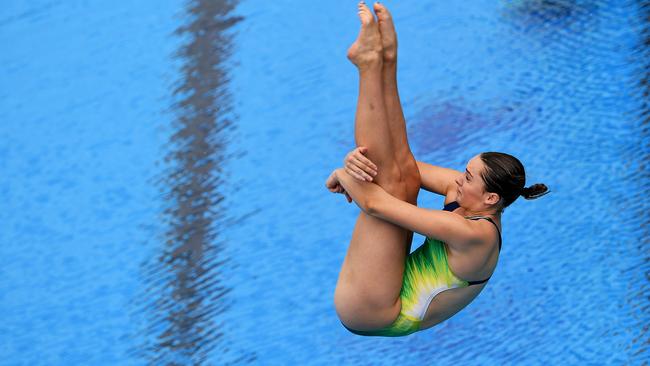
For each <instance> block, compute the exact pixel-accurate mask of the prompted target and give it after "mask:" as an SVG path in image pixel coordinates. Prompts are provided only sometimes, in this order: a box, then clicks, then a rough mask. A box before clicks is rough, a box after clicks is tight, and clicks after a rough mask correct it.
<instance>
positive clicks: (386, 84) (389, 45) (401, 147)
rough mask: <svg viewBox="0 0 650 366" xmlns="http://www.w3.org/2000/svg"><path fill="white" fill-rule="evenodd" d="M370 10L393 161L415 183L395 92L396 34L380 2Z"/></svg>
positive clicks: (415, 171)
mask: <svg viewBox="0 0 650 366" xmlns="http://www.w3.org/2000/svg"><path fill="white" fill-rule="evenodd" d="M374 10H375V13H376V14H377V23H378V28H379V33H380V34H381V42H382V56H383V65H382V66H383V67H382V88H383V92H384V105H385V106H386V116H387V119H388V123H389V128H390V135H391V137H392V141H393V145H394V146H393V149H394V150H393V151H394V154H395V159H396V160H397V161H398V164H399V166H400V168H401V171H402V174H403V175H407V176H413V177H414V178H416V179H415V180H416V181H418V182H419V180H420V172H419V170H418V168H417V164H416V162H415V158H414V157H413V153H412V152H411V148H410V146H409V143H408V138H407V133H406V121H405V119H404V112H403V111H402V104H401V102H400V99H399V93H398V89H397V33H396V32H395V26H394V24H393V19H392V16H391V14H390V12H389V11H388V9H386V7H385V6H384V5H382V4H380V3H375V4H374ZM416 192H417V191H416ZM409 198H412V197H409ZM415 198H417V197H415ZM412 203H415V202H412Z"/></svg>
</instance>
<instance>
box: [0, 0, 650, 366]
mask: <svg viewBox="0 0 650 366" xmlns="http://www.w3.org/2000/svg"><path fill="white" fill-rule="evenodd" d="M386 5H387V6H388V7H389V9H391V10H392V11H393V16H394V19H395V22H396V27H397V32H398V36H399V47H400V49H399V52H400V56H399V60H400V61H399V75H398V79H399V87H400V94H401V98H402V102H403V105H404V110H405V114H406V119H407V123H408V133H409V139H410V142H411V146H412V149H413V151H414V154H415V156H416V158H417V159H418V160H422V161H426V162H429V163H432V164H435V165H441V166H446V167H450V168H455V169H463V168H464V166H465V164H466V163H467V161H468V160H469V159H470V158H471V157H472V156H474V155H476V154H477V153H479V152H482V151H504V152H507V153H510V154H513V155H515V156H517V157H518V158H519V159H520V160H521V161H522V162H523V163H524V165H525V167H526V173H527V184H528V185H530V184H533V183H537V182H543V183H545V184H547V185H548V186H549V187H550V188H551V190H552V193H551V194H549V195H547V196H544V197H543V198H541V199H539V200H536V201H524V200H520V201H517V202H515V203H514V204H513V205H512V206H511V207H510V208H508V209H507V210H506V213H505V214H504V216H503V219H502V221H503V251H502V252H501V256H500V260H499V264H498V267H497V269H496V272H495V274H494V275H493V276H492V279H491V280H490V283H489V284H488V286H487V287H486V288H485V290H484V291H483V292H482V293H481V295H480V296H479V297H478V298H477V299H476V300H475V301H474V302H473V303H472V304H470V305H469V306H468V307H467V308H466V309H464V310H463V311H462V312H461V313H459V314H458V315H456V316H455V317H453V318H452V319H450V320H448V321H446V322H444V323H443V324H440V325H438V326H436V327H435V328H432V329H429V330H426V331H423V332H419V333H416V334H414V335H412V336H408V337H403V338H367V337H359V336H356V335H353V334H351V333H349V332H348V331H347V330H345V329H344V328H343V327H342V326H341V324H340V322H339V320H338V318H337V316H336V313H335V311H334V306H333V294H334V288H335V285H336V280H337V276H338V271H339V269H340V266H341V263H342V260H343V257H344V255H345V251H346V249H347V245H348V242H349V240H350V236H351V233H352V229H353V225H354V220H355V218H356V216H357V215H358V213H359V210H358V208H357V207H356V206H355V205H351V204H348V203H346V202H345V200H344V199H343V197H342V196H340V195H332V194H330V193H329V192H328V191H327V190H326V189H325V188H324V182H325V178H326V177H327V176H328V174H329V173H330V172H331V170H332V169H334V168H337V167H339V166H340V165H341V163H342V159H343V157H344V155H345V154H346V153H347V152H348V151H349V150H351V149H352V148H353V147H354V136H353V132H354V129H353V127H354V125H353V122H354V110H355V107H356V98H357V90H358V89H357V88H358V84H357V83H358V77H357V73H356V71H355V68H354V67H353V66H352V65H351V64H350V63H349V62H348V61H347V59H346V57H345V54H346V50H347V48H348V46H349V45H350V43H351V42H352V41H353V40H354V39H355V37H356V34H357V31H358V27H359V23H358V19H357V18H356V4H355V2H354V1H345V2H344V1H337V2H329V3H323V2H320V3H316V2H301V3H300V4H298V3H296V2H290V1H286V0H279V1H273V2H254V1H235V0H230V1H228V0H196V1H170V2H154V1H138V2H133V3H127V2H114V3H110V4H109V3H106V4H104V5H102V4H101V2H94V3H88V2H70V1H66V2H63V1H30V2H9V3H7V4H3V6H2V7H1V9H0V44H2V45H4V47H3V52H0V65H2V67H0V202H2V204H1V205H0V314H1V315H0V354H2V357H1V358H0V364H2V365H5V364H6V365H23V364H24V365H102V364H105V365H129V364H133V365H141V364H149V365H172V364H174V365H194V364H205V365H212V364H249V363H250V364H263V365H268V364H291V365H294V364H295V365H337V364H345V365H395V364H400V365H421V364H426V365H430V364H435V365H503V364H517V365H605V364H606V365H620V364H631V365H641V364H647V362H648V360H649V359H650V356H649V353H648V345H649V343H650V338H649V334H648V326H649V324H650V321H649V320H650V319H649V316H648V298H649V296H650V287H649V280H648V279H649V278H650V265H649V263H650V257H649V254H648V253H650V250H649V248H650V231H649V230H650V229H649V228H650V223H649V221H648V214H647V213H648V212H649V211H650V200H648V199H647V195H648V193H650V186H649V184H650V173H649V172H650V168H649V164H650V137H649V135H650V129H649V127H648V126H649V123H650V107H649V105H648V100H649V99H648V97H649V93H650V86H649V85H650V77H649V76H648V75H649V73H650V71H649V70H650V62H648V60H650V52H649V51H648V46H649V45H650V2H648V1H597V0H594V1H586V0H578V1H568V0H555V1H554V0H519V1H505V0H501V1H487V0H486V1H471V2H434V1H426V2H397V1H387V2H386ZM419 205H420V206H423V207H429V208H434V209H439V208H441V207H442V197H438V196H432V195H430V194H428V193H426V192H425V193H422V194H421V195H420V200H419ZM422 240H423V237H422V236H419V235H416V237H415V239H414V241H415V243H414V245H413V248H415V247H417V246H418V245H419V244H420V243H421V242H422Z"/></svg>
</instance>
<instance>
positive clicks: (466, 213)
mask: <svg viewBox="0 0 650 366" xmlns="http://www.w3.org/2000/svg"><path fill="white" fill-rule="evenodd" d="M463 216H491V217H494V218H496V219H501V214H500V213H498V212H497V211H495V210H471V209H467V208H464V207H463Z"/></svg>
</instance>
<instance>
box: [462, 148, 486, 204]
mask: <svg viewBox="0 0 650 366" xmlns="http://www.w3.org/2000/svg"><path fill="white" fill-rule="evenodd" d="M484 168H485V165H484V163H483V161H482V160H481V158H480V156H478V155H477V156H475V157H473V158H472V159H470V161H469V162H468V163H467V166H466V168H465V173H464V174H463V175H462V176H459V177H458V178H456V185H457V189H458V191H457V193H458V199H457V201H458V203H459V204H461V203H462V204H463V206H465V207H475V206H477V205H480V203H482V202H483V199H484V195H485V183H483V178H481V173H482V172H483V169H484Z"/></svg>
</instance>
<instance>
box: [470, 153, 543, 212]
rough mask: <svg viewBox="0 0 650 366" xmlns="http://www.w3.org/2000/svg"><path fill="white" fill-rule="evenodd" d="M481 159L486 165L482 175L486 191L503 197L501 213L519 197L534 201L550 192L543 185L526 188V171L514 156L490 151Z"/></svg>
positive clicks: (482, 155)
mask: <svg viewBox="0 0 650 366" xmlns="http://www.w3.org/2000/svg"><path fill="white" fill-rule="evenodd" d="M480 157H481V160H482V161H483V163H484V164H485V170H484V171H483V172H482V173H481V178H483V182H484V183H485V190H486V191H487V192H492V193H496V194H498V195H499V197H501V199H500V200H499V202H500V204H501V207H500V208H499V211H503V209H504V208H506V207H508V206H510V204H512V203H513V202H514V201H515V200H516V199H517V198H518V197H519V196H523V197H524V198H525V199H527V200H534V199H536V198H539V197H541V196H543V195H545V194H547V193H549V192H550V191H549V190H548V187H546V185H544V184H542V183H537V184H533V185H532V186H530V187H524V186H525V185H526V171H525V170H524V166H523V164H521V161H519V159H517V158H515V157H514V156H512V155H508V154H505V153H500V152H492V151H490V152H484V153H481V155H480Z"/></svg>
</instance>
